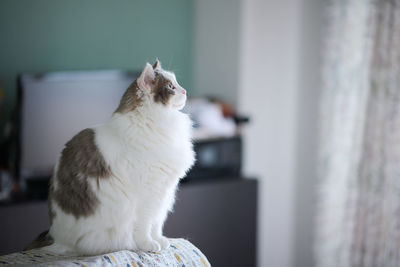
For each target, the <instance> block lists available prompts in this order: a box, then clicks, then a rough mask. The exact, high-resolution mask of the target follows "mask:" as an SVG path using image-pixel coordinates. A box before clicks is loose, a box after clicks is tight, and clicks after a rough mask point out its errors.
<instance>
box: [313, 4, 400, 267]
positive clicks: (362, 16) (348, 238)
mask: <svg viewBox="0 0 400 267" xmlns="http://www.w3.org/2000/svg"><path fill="white" fill-rule="evenodd" d="M329 3H330V4H329V7H328V8H327V15H328V27H327V28H328V29H327V34H326V42H325V48H324V49H325V52H324V70H323V91H322V100H321V103H322V105H321V108H320V110H321V118H320V157H319V164H318V168H319V177H320V185H319V190H318V191H319V204H318V216H317V229H316V231H317V233H316V246H315V251H316V263H317V266H335V267H337V266H341V267H345V266H400V1H388V0H377V1H367V0H334V1H330V2H329Z"/></svg>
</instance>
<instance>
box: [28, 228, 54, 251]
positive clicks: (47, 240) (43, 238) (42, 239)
mask: <svg viewBox="0 0 400 267" xmlns="http://www.w3.org/2000/svg"><path fill="white" fill-rule="evenodd" d="M53 243H54V239H53V238H52V237H51V236H50V234H49V230H46V231H44V232H43V233H41V234H40V235H39V236H38V237H36V239H35V240H33V241H32V243H30V244H29V245H28V246H27V247H26V248H25V249H24V251H26V250H31V249H35V248H41V247H46V246H50V245H52V244H53Z"/></svg>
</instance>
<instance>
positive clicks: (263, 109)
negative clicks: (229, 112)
mask: <svg viewBox="0 0 400 267" xmlns="http://www.w3.org/2000/svg"><path fill="white" fill-rule="evenodd" d="M299 5H300V1H298V0H281V1H263V0H248V1H242V12H243V13H242V28H241V33H242V38H241V40H242V43H241V57H240V66H241V82H240V87H239V110H240V111H241V112H243V113H246V114H249V115H250V116H251V118H252V119H253V120H252V122H251V125H250V126H249V127H248V130H247V131H246V134H245V162H244V166H245V172H246V173H248V174H249V175H250V176H253V175H254V176H257V177H259V179H260V189H259V207H260V209H259V221H258V222H259V228H258V230H259V232H258V237H259V242H258V263H259V266H280V267H286V266H294V265H293V260H294V258H293V255H294V253H293V240H294V220H295V218H294V196H295V194H294V192H295V178H296V173H295V170H296V142H297V140H296V134H297V123H296V122H297V110H298V96H299V86H298V84H299V68H298V66H299V52H300V50H299V43H300V42H299V40H300V36H299V22H300V12H299Z"/></svg>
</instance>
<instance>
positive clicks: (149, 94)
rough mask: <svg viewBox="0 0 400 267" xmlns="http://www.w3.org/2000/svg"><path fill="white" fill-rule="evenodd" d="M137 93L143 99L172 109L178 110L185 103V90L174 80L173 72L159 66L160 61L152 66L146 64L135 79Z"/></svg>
mask: <svg viewBox="0 0 400 267" xmlns="http://www.w3.org/2000/svg"><path fill="white" fill-rule="evenodd" d="M137 86H138V90H139V91H138V92H137V93H138V94H142V97H143V98H144V99H143V100H144V101H152V102H154V103H156V104H160V105H164V106H166V107H170V108H172V109H177V110H180V109H182V108H183V107H184V106H185V103H186V90H185V89H183V88H182V86H180V85H179V83H178V82H177V81H176V77H175V74H174V73H172V72H170V71H166V70H164V69H163V68H162V67H161V63H160V61H158V60H157V61H156V62H155V63H154V64H153V66H152V65H150V64H149V63H147V64H146V67H145V68H144V70H143V72H142V74H141V75H140V76H139V78H138V79H137Z"/></svg>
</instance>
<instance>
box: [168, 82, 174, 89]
mask: <svg viewBox="0 0 400 267" xmlns="http://www.w3.org/2000/svg"><path fill="white" fill-rule="evenodd" d="M168 88H169V89H172V90H175V89H176V87H175V86H173V85H172V83H169V84H168Z"/></svg>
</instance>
